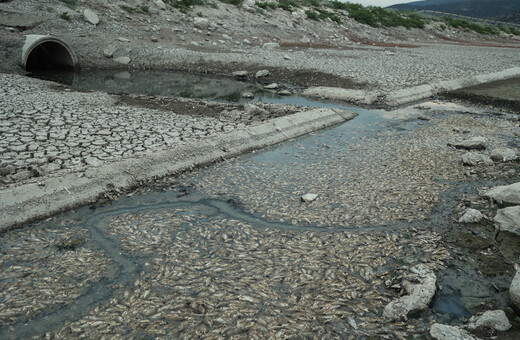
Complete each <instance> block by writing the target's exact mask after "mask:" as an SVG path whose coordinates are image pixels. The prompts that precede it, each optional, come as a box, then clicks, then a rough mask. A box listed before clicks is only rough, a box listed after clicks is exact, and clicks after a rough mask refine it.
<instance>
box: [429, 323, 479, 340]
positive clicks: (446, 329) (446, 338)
mask: <svg viewBox="0 0 520 340" xmlns="http://www.w3.org/2000/svg"><path fill="white" fill-rule="evenodd" d="M430 336H431V337H432V338H433V339H436V340H478V338H477V337H475V336H474V335H472V334H469V333H468V332H467V331H465V330H463V329H460V328H459V327H455V326H448V325H443V324H440V323H434V324H433V325H432V326H431V327H430Z"/></svg>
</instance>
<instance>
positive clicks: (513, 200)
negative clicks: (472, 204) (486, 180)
mask: <svg viewBox="0 0 520 340" xmlns="http://www.w3.org/2000/svg"><path fill="white" fill-rule="evenodd" d="M484 196H486V197H490V198H492V199H494V200H495V201H497V202H498V203H509V204H520V182H517V183H513V184H510V185H501V186H498V187H495V188H493V189H491V190H488V191H486V193H485V194H484Z"/></svg>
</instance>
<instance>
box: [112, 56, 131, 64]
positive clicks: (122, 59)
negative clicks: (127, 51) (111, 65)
mask: <svg viewBox="0 0 520 340" xmlns="http://www.w3.org/2000/svg"><path fill="white" fill-rule="evenodd" d="M114 61H115V62H116V63H119V64H123V65H128V64H130V58H129V57H118V58H114Z"/></svg>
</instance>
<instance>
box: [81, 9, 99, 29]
mask: <svg viewBox="0 0 520 340" xmlns="http://www.w3.org/2000/svg"><path fill="white" fill-rule="evenodd" d="M83 17H85V21H87V22H89V23H91V24H92V25H94V26H96V25H97V24H99V17H98V16H97V14H96V13H95V12H94V11H93V10H91V9H88V8H87V9H85V10H84V11H83Z"/></svg>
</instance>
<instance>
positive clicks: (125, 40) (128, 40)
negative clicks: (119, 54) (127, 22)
mask: <svg viewBox="0 0 520 340" xmlns="http://www.w3.org/2000/svg"><path fill="white" fill-rule="evenodd" d="M117 40H119V41H121V42H130V39H127V38H123V37H119V38H117Z"/></svg>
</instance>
